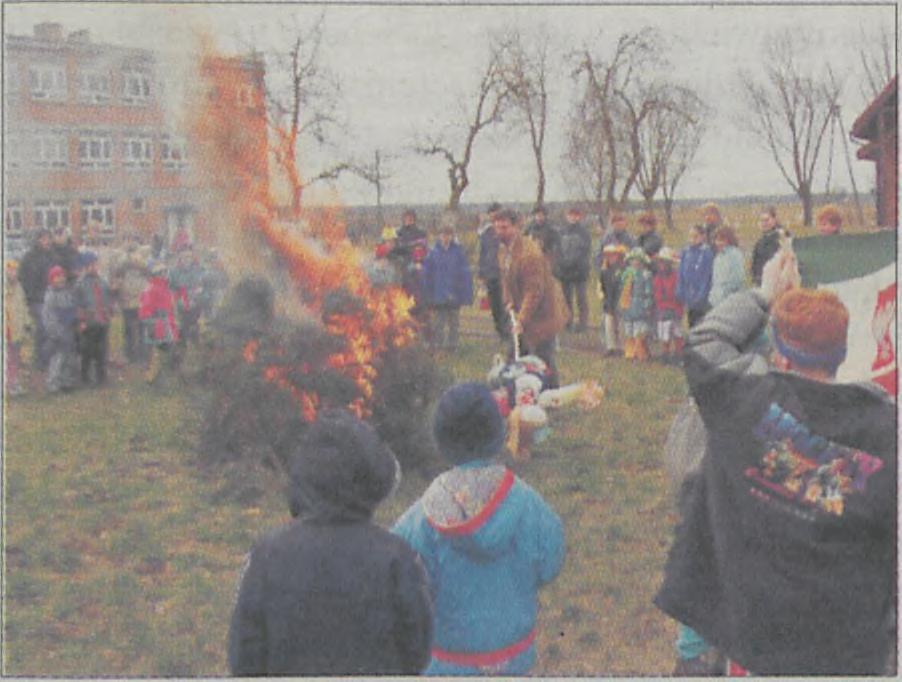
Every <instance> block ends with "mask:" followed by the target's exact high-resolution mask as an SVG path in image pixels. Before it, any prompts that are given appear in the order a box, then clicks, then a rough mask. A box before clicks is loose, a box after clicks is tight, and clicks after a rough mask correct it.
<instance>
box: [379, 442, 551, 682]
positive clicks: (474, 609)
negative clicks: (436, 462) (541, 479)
mask: <svg viewBox="0 0 902 682" xmlns="http://www.w3.org/2000/svg"><path fill="white" fill-rule="evenodd" d="M393 532H394V533H396V534H398V535H399V536H401V537H402V538H404V539H405V540H406V541H407V542H408V543H409V544H410V545H411V546H412V547H413V548H414V549H415V550H416V551H417V552H419V554H420V556H421V557H422V559H423V563H424V565H425V566H426V570H427V572H428V573H429V577H430V579H431V584H432V592H433V610H434V614H435V624H434V628H435V630H434V640H433V651H432V661H431V663H430V665H429V667H428V668H427V669H426V671H425V673H426V674H427V675H480V674H481V675H485V674H499V675H522V674H524V673H526V672H528V671H529V670H530V668H531V667H532V665H533V664H534V662H535V645H534V637H535V632H534V628H535V623H536V616H537V612H538V590H539V588H540V587H541V586H542V585H544V584H546V583H548V582H550V581H551V580H553V579H554V578H555V577H556V576H557V574H558V572H559V571H560V569H561V566H562V565H563V561H564V533H563V526H562V524H561V520H560V518H559V517H558V516H557V514H555V513H554V511H552V510H551V508H550V507H549V506H548V505H547V504H546V503H545V501H544V500H543V499H542V497H541V496H540V495H539V494H538V493H537V492H536V491H535V490H533V489H532V488H531V487H530V486H529V485H527V484H526V483H524V482H523V481H522V480H520V479H519V478H518V477H516V476H514V474H513V473H512V472H511V471H510V470H509V469H507V468H506V467H504V466H501V465H500V464H497V463H495V462H493V461H492V460H485V459H483V460H476V461H472V462H467V463H466V464H462V465H459V466H457V467H454V468H453V469H451V470H449V471H447V472H445V473H444V474H442V475H440V476H439V477H438V478H436V479H435V480H434V481H433V482H432V484H431V485H430V487H429V488H428V490H427V491H426V493H425V494H424V495H423V497H422V498H420V499H419V500H418V501H417V502H416V503H414V504H413V506H411V507H410V509H408V510H407V511H406V512H405V513H404V515H403V516H402V517H401V518H400V519H399V520H398V522H397V523H396V524H395V527H394V529H393Z"/></svg>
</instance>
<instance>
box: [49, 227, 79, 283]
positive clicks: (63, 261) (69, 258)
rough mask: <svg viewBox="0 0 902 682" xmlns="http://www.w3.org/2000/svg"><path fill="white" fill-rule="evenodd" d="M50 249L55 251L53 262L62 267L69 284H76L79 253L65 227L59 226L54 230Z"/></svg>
mask: <svg viewBox="0 0 902 682" xmlns="http://www.w3.org/2000/svg"><path fill="white" fill-rule="evenodd" d="M50 250H51V251H52V252H53V260H54V263H53V264H54V265H59V266H60V267H62V268H63V270H65V271H66V279H67V280H68V281H69V284H74V283H75V280H77V279H78V270H79V268H78V264H79V253H78V249H76V248H75V246H74V245H73V244H72V237H70V236H69V234H68V233H67V231H66V230H65V229H63V228H58V229H57V230H55V231H54V233H53V244H52V245H51V247H50Z"/></svg>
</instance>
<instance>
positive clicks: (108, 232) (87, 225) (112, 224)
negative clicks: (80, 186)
mask: <svg viewBox="0 0 902 682" xmlns="http://www.w3.org/2000/svg"><path fill="white" fill-rule="evenodd" d="M81 225H82V229H85V230H86V231H87V233H88V234H89V235H91V234H92V233H93V234H94V235H95V236H96V237H97V238H98V239H100V240H101V241H102V242H104V243H106V242H110V241H112V240H113V237H115V236H116V220H115V216H114V213H113V200H112V199H82V200H81Z"/></svg>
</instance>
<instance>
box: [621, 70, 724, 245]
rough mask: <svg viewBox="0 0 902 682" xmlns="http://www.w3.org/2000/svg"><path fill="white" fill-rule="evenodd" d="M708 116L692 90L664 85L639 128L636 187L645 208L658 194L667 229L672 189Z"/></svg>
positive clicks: (674, 188) (693, 156) (688, 160)
mask: <svg viewBox="0 0 902 682" xmlns="http://www.w3.org/2000/svg"><path fill="white" fill-rule="evenodd" d="M710 114H711V111H710V108H709V107H708V106H707V105H705V103H704V102H703V101H702V99H701V97H699V95H698V94H697V93H696V92H695V91H693V90H692V89H690V88H687V87H685V86H681V85H668V86H664V87H662V88H661V89H660V90H659V92H658V99H657V104H656V106H655V107H654V108H653V109H652V111H651V112H650V113H649V115H648V116H647V117H646V119H645V121H644V123H643V125H642V126H641V127H640V134H639V142H640V163H639V173H638V175H637V176H636V188H637V189H638V190H639V193H640V194H641V195H642V196H643V198H644V199H645V204H646V206H647V207H649V208H650V207H651V204H652V200H653V199H654V196H655V194H657V193H658V191H659V190H660V191H661V193H662V195H663V198H664V211H665V214H666V216H667V226H668V228H670V229H673V199H674V194H675V192H676V187H677V185H678V184H679V182H680V180H681V179H682V177H683V175H684V174H685V172H686V170H688V168H689V165H690V164H691V163H692V160H693V159H694V158H695V153H696V152H697V151H698V147H699V145H700V143H701V139H702V135H703V133H704V130H705V122H706V120H707V119H708V118H709V117H710Z"/></svg>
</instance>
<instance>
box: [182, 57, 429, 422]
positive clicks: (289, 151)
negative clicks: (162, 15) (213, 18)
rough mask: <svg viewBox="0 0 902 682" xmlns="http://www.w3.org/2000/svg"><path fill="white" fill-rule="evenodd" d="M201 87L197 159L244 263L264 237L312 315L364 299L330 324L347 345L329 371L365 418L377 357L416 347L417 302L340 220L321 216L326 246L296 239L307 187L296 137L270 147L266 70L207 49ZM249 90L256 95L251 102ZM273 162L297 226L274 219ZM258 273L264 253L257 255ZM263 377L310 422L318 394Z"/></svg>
mask: <svg viewBox="0 0 902 682" xmlns="http://www.w3.org/2000/svg"><path fill="white" fill-rule="evenodd" d="M203 54H204V57H203V59H202V61H201V75H202V79H201V81H202V82H203V83H204V86H205V87H206V88H207V93H206V96H205V97H203V98H201V100H200V102H199V103H198V106H197V107H196V110H195V111H194V112H193V113H194V116H193V120H192V123H191V126H190V128H191V131H190V137H191V139H192V141H193V142H194V145H193V147H194V148H195V149H197V150H198V151H199V159H198V160H199V162H200V165H201V167H202V168H203V172H204V175H205V178H206V181H207V182H212V184H214V185H215V186H217V187H218V188H219V189H220V190H221V193H222V194H223V196H224V197H226V199H225V201H224V202H223V209H224V210H223V215H224V216H226V218H227V219H226V220H224V221H223V224H220V225H218V227H219V229H223V228H224V227H226V226H227V225H231V226H232V227H233V228H234V229H236V230H237V231H238V232H239V235H238V236H239V241H240V243H241V244H242V247H241V248H242V258H243V259H248V258H250V257H252V256H253V254H252V253H251V252H250V250H248V249H247V247H248V246H249V245H250V244H253V241H252V240H246V239H241V237H246V236H247V235H248V234H252V235H260V236H262V237H263V239H264V241H265V243H266V244H267V245H268V246H269V247H270V248H271V249H272V251H273V252H274V253H275V254H277V255H278V257H279V260H280V261H281V263H282V264H283V266H284V267H285V269H286V271H287V272H288V274H289V276H290V277H291V280H292V281H293V283H294V285H295V286H296V287H297V289H298V294H299V297H300V298H303V299H304V300H305V302H306V304H307V305H308V306H310V307H311V308H312V309H313V310H314V311H317V312H319V311H321V310H322V304H323V300H324V298H325V296H326V294H328V293H329V292H330V291H332V290H334V289H337V288H339V287H343V288H345V289H346V290H347V291H348V292H349V293H351V294H352V295H353V296H355V297H356V298H357V299H359V300H361V301H363V303H364V305H365V310H364V311H363V312H361V313H359V314H355V315H348V314H342V315H332V316H330V317H329V318H328V319H327V320H325V325H326V329H327V331H329V332H330V333H332V334H334V335H337V336H339V337H341V338H344V339H345V347H344V349H342V350H341V351H339V352H337V353H334V354H333V355H332V356H331V357H329V359H328V362H327V364H328V366H330V367H332V368H334V369H337V370H338V371H340V372H342V373H343V374H345V375H346V376H348V377H350V378H351V379H352V380H353V381H354V383H355V385H356V386H357V388H358V392H359V395H358V397H357V398H355V399H354V400H353V401H352V402H351V404H350V405H349V406H348V407H349V408H350V409H351V410H353V411H354V412H355V413H356V414H357V415H358V416H361V417H364V416H367V415H368V414H369V404H370V402H371V400H372V398H373V382H374V380H375V379H376V376H377V365H378V362H379V358H380V356H381V355H382V354H383V353H384V352H385V351H386V350H388V349H390V348H393V347H395V348H396V347H401V346H404V345H406V344H407V343H410V342H411V341H412V340H413V339H414V336H415V332H414V328H413V325H412V322H411V316H410V308H411V307H412V305H413V301H412V299H411V298H410V297H409V296H408V295H407V294H406V293H405V292H404V291H403V290H402V289H400V288H398V287H387V288H375V287H373V286H372V284H371V283H370V280H369V278H368V276H367V274H366V272H365V270H364V268H363V263H362V259H361V254H360V252H359V251H358V250H357V249H356V248H355V247H353V246H352V245H351V244H350V243H349V242H348V241H346V240H345V239H343V236H344V234H343V232H344V230H343V226H342V225H341V224H340V220H339V219H338V216H337V215H336V214H335V213H334V212H325V211H324V212H320V213H319V214H318V219H319V224H318V225H317V226H316V227H317V229H316V234H317V235H318V236H319V237H320V238H322V239H323V240H324V241H323V243H322V245H319V244H314V243H313V242H311V241H309V240H305V239H303V238H301V237H300V235H299V230H298V229H297V227H296V221H297V219H298V218H300V217H301V215H302V211H301V204H300V197H301V190H302V182H301V177H300V172H299V171H298V167H297V163H296V155H295V149H296V145H297V134H296V131H292V130H285V129H283V128H279V127H274V128H275V134H274V136H273V137H274V147H273V148H270V142H269V136H268V134H267V127H268V126H267V120H266V113H265V105H264V99H263V66H262V63H260V62H256V61H254V60H253V59H241V58H224V57H220V56H218V55H216V54H215V53H214V51H213V50H212V49H210V48H206V49H205V50H204V51H203ZM249 92H252V93H253V94H252V95H248V93H249ZM270 153H272V154H273V158H274V160H275V161H276V168H277V169H279V170H280V171H281V173H282V175H283V176H284V180H286V181H287V183H288V185H289V187H290V214H291V215H292V216H293V218H294V219H295V223H294V224H292V225H291V226H288V225H285V224H281V223H279V222H278V220H277V216H278V213H279V211H278V205H277V202H276V200H275V198H274V196H273V192H272V189H271V183H270V175H269V163H268V161H269V154H270ZM256 258H257V263H258V267H262V265H263V262H262V255H261V254H257V255H256ZM253 344H254V342H251V343H249V344H248V345H247V346H246V347H245V348H244V353H243V355H244V359H245V361H246V362H248V363H252V364H253V363H255V362H256V357H257V350H258V345H253ZM262 371H263V377H264V379H265V380H266V381H271V382H273V383H276V384H277V385H279V386H281V387H282V388H285V389H287V390H290V391H291V392H292V395H294V397H295V398H296V399H297V400H298V402H299V404H300V406H301V407H300V409H301V412H302V415H303V417H304V419H306V420H308V421H312V420H313V419H315V418H316V412H317V410H318V408H319V405H320V400H319V396H317V395H316V394H313V393H310V392H305V391H302V390H300V389H298V388H297V387H295V386H293V385H292V384H291V383H290V382H289V381H288V380H287V378H286V377H287V375H288V368H287V367H280V366H278V365H271V366H268V367H265V368H263V370H262Z"/></svg>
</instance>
